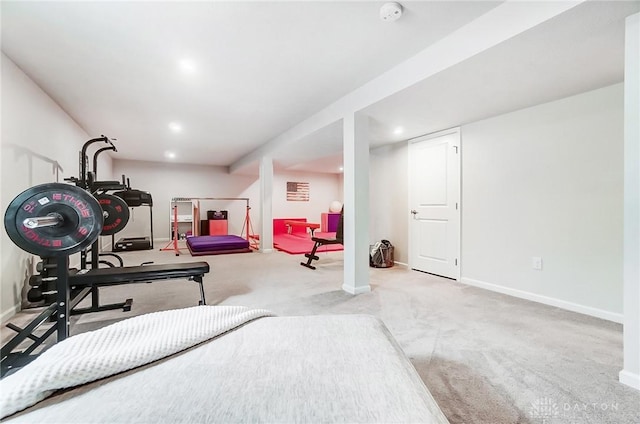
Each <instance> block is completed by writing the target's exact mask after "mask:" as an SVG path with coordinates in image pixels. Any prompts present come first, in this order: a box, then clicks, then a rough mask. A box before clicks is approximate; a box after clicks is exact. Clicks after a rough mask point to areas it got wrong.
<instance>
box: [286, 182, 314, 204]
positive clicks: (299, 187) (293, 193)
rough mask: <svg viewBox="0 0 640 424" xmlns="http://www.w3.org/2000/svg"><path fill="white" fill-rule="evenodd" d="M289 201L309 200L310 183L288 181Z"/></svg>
mask: <svg viewBox="0 0 640 424" xmlns="http://www.w3.org/2000/svg"><path fill="white" fill-rule="evenodd" d="M287 201H288V202H308V201H309V183H300V182H291V181H287Z"/></svg>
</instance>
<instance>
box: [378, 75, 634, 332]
mask: <svg viewBox="0 0 640 424" xmlns="http://www.w3.org/2000/svg"><path fill="white" fill-rule="evenodd" d="M461 133H462V150H461V151H462V223H461V226H462V228H461V231H462V262H461V264H462V281H463V282H465V283H467V284H473V285H477V286H480V287H484V288H488V289H491V290H497V291H501V292H504V293H508V294H511V295H515V296H520V297H524V298H528V299H531V300H536V301H541V302H544V303H549V304H553V305H556V306H560V307H563V308H566V309H571V310H576V311H579V312H583V313H588V314H592V315H595V316H599V317H602V318H605V319H611V320H614V321H620V320H621V313H622V297H623V296H622V229H623V227H622V190H623V180H622V178H623V176H622V169H623V166H622V163H623V87H622V84H617V85H614V86H610V87H605V88H602V89H599V90H595V91H592V92H588V93H583V94H580V95H577V96H573V97H570V98H566V99H562V100H559V101H556V102H552V103H548V104H543V105H540V106H536V107H532V108H528V109H523V110H520V111H517V112H513V113H509V114H505V115H501V116H498V117H494V118H491V119H487V120H483V121H480V122H476V123H472V124H469V125H464V126H462V128H461ZM407 154H408V149H407V147H406V142H402V143H398V144H396V145H394V146H391V147H384V148H380V149H375V150H372V151H371V205H372V207H371V214H372V216H371V235H372V239H373V240H377V239H380V238H388V239H389V240H390V241H391V242H392V243H393V244H394V246H395V252H396V255H395V256H396V260H397V261H399V262H407V251H408V245H407V231H408V229H407V225H408V219H409V218H408V214H407V192H406V186H407V174H406V167H407ZM532 256H539V257H542V259H543V270H542V271H534V270H533V269H532V267H531V257H532Z"/></svg>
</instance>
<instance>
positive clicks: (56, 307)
mask: <svg viewBox="0 0 640 424" xmlns="http://www.w3.org/2000/svg"><path fill="white" fill-rule="evenodd" d="M102 223H103V212H102V208H101V207H100V204H99V203H98V201H97V200H96V199H95V198H94V197H93V196H91V194H90V193H88V192H87V191H85V190H82V189H81V188H79V187H75V186H73V185H69V184H59V183H50V184H42V185H39V186H35V187H32V188H30V189H28V190H25V191H24V192H22V193H20V194H19V195H18V196H17V197H16V198H15V199H14V200H13V201H12V202H11V203H10V204H9V207H8V208H7V211H6V213H5V216H4V225H5V229H6V231H7V233H8V234H9V237H10V238H11V240H12V241H13V242H14V243H15V244H16V245H17V246H18V247H20V248H21V249H23V250H25V251H27V252H29V253H33V254H35V255H40V256H41V257H42V258H43V261H42V265H40V269H42V273H41V275H40V276H34V277H35V278H30V279H29V284H30V285H31V286H32V291H31V293H30V295H28V296H29V297H30V299H34V300H39V299H41V298H43V297H45V296H46V295H47V294H49V295H52V296H54V297H55V301H54V302H53V303H51V304H50V305H48V306H46V308H45V309H44V310H43V311H42V312H41V313H40V314H39V315H38V316H37V317H36V318H35V319H33V320H32V321H31V322H30V323H29V324H28V325H27V326H26V327H24V328H20V327H18V326H16V325H14V324H11V323H9V324H7V327H8V328H10V329H12V330H14V331H16V332H17V334H16V335H15V336H14V337H13V338H12V339H11V340H9V342H7V343H6V344H5V345H4V346H2V349H1V350H0V376H4V375H6V374H7V373H9V372H11V371H12V370H15V369H17V368H19V367H22V366H24V365H26V364H27V363H28V362H30V361H31V360H33V359H34V358H35V357H36V356H37V355H36V354H34V351H35V350H36V349H37V348H38V347H39V346H40V345H41V344H42V343H43V342H44V341H45V340H46V339H47V338H48V337H49V336H51V335H52V334H53V333H57V341H61V340H64V339H66V338H67V337H68V336H69V316H70V315H71V314H77V313H84V312H95V311H103V310H107V309H114V308H116V307H117V308H123V309H125V310H127V309H130V308H131V299H127V301H125V302H122V303H118V304H112V305H100V304H99V297H98V288H99V287H102V286H111V285H118V284H128V283H139V282H152V281H156V280H168V279H182V278H185V279H187V280H190V281H195V282H197V283H198V284H199V286H200V301H199V304H201V305H204V304H205V297H204V287H203V277H204V274H206V273H208V272H209V264H207V263H206V262H195V263H182V264H168V265H148V266H138V267H113V268H103V269H97V267H96V269H91V270H86V269H83V270H80V271H78V270H76V269H72V270H70V269H69V255H71V254H73V253H77V252H79V251H84V249H86V247H87V246H89V245H91V244H93V243H95V241H96V240H97V239H98V236H99V234H100V232H101V231H102ZM94 252H97V250H94ZM109 255H111V256H115V257H117V258H118V259H119V260H120V258H119V257H118V256H117V255H112V254H109ZM97 257H98V255H95V259H96V260H97ZM93 261H94V258H93V257H92V262H93ZM120 264H122V262H120ZM54 265H55V266H54ZM90 293H91V294H92V304H91V307H89V308H83V309H76V306H77V305H78V304H79V303H80V302H81V301H82V300H83V299H84V298H85V297H86V296H87V295H89V294H90ZM47 320H51V321H54V325H53V326H51V327H50V328H48V329H47V330H45V332H44V333H43V334H42V335H35V333H34V332H35V331H36V330H37V329H38V328H39V327H40V326H41V325H42V324H43V323H44V322H45V321H47ZM27 339H29V340H31V342H32V343H31V345H29V346H28V347H26V348H23V350H21V351H16V352H14V350H17V348H18V347H19V346H20V345H21V344H22V343H23V342H25V341H27Z"/></svg>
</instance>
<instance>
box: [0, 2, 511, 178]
mask: <svg viewBox="0 0 640 424" xmlns="http://www.w3.org/2000/svg"><path fill="white" fill-rule="evenodd" d="M383 3H384V2H375V1H359V2H327V1H318V2H308V1H301V2H270V1H260V2H240V1H235V2H219V1H208V2H128V1H123V2H27V1H22V2H7V1H3V2H1V3H0V7H1V17H2V33H1V35H2V51H3V52H4V53H5V54H6V55H7V56H8V57H9V58H11V60H13V61H14V62H15V63H16V64H17V65H18V66H19V67H20V68H21V69H22V70H23V71H24V72H25V73H26V74H27V75H29V76H30V77H31V78H32V79H33V80H34V81H35V82H36V83H37V84H38V85H39V86H40V87H41V88H42V89H43V90H44V91H45V92H47V93H48V94H49V95H50V96H51V97H52V98H53V99H54V100H55V101H56V102H57V103H58V104H59V105H60V106H61V107H62V108H63V109H64V110H65V111H66V112H67V113H68V114H69V115H70V116H72V117H73V119H75V120H76V122H78V123H79V124H80V125H81V126H82V127H83V128H84V129H85V130H86V131H87V132H88V133H89V134H90V135H91V136H97V135H99V134H105V135H108V136H110V137H115V138H117V139H118V140H119V141H118V153H117V156H116V157H117V158H126V159H137V160H152V161H164V160H166V159H165V157H164V152H165V151H167V150H171V151H174V152H175V153H176V155H177V157H176V159H175V160H176V161H180V162H187V163H204V164H213V165H223V166H228V165H230V164H232V163H233V162H235V161H237V160H238V159H240V158H241V157H243V156H244V155H246V154H248V153H249V152H251V151H253V150H254V149H256V148H257V147H258V146H260V145H262V144H263V143H265V142H267V141H268V140H270V139H271V138H273V137H275V136H277V135H279V134H280V133H282V132H283V131H285V130H287V129H288V128H290V127H292V126H294V125H295V124H297V123H298V122H300V121H301V120H303V119H304V118H306V117H308V116H309V115H312V114H313V113H315V112H317V111H319V110H321V109H322V108H324V107H326V106H327V105H328V104H330V103H332V102H334V101H336V100H337V99H339V98H340V97H342V96H343V95H345V94H347V93H349V92H350V91H352V90H354V89H355V88H357V87H359V86H361V85H363V84H364V83H366V82H367V81H369V80H371V79H373V78H374V77H376V76H377V75H379V74H380V73H382V72H384V71H386V70H388V69H390V68H392V67H393V66H395V65H397V64H398V63H400V62H402V61H404V60H406V59H407V58H409V57H411V56H413V55H414V54H416V53H417V52H419V51H421V50H423V49H424V48H426V47H427V46H429V45H430V44H432V43H434V42H436V41H438V40H439V39H441V38H443V37H444V36H446V35H447V34H449V33H451V32H453V31H455V30H456V29H458V28H460V27H461V26H463V25H465V24H466V23H468V22H470V21H471V20H473V19H474V18H476V17H478V16H480V15H482V14H483V13H486V12H487V11H489V10H491V9H492V8H494V7H495V6H497V5H498V4H500V2H498V1H492V2H489V1H466V2H465V1H455V2H443V1H422V2H403V5H404V7H405V14H404V16H403V17H402V18H401V19H400V20H398V21H397V22H392V23H390V22H383V21H381V20H380V19H379V18H378V13H379V9H380V6H381V5H382V4H383ZM181 59H190V60H191V61H193V64H194V66H195V71H194V72H193V73H191V74H185V73H184V72H182V71H181V70H180V68H179V66H178V62H179V61H180V60H181ZM170 122H178V123H180V124H181V125H182V128H183V129H182V131H181V132H180V133H173V132H171V131H170V130H169V128H168V124H169V123H170ZM336 133H337V134H338V137H340V134H341V132H340V130H339V125H338V126H331V127H329V128H327V129H326V132H321V133H319V134H316V135H312V136H310V138H309V144H307V145H306V147H304V148H302V149H300V152H294V151H293V150H291V151H287V152H282V155H281V156H282V157H281V158H276V160H277V161H278V162H277V163H278V164H280V165H278V166H280V167H284V168H289V169H296V164H299V163H301V162H303V161H308V159H309V157H310V156H309V155H314V157H315V158H316V166H319V167H320V169H324V168H325V167H328V166H329V165H328V164H326V163H324V164H323V161H326V160H329V159H326V158H325V157H326V156H331V157H333V159H331V160H332V161H337V162H339V160H340V159H339V152H338V153H337V154H338V156H336V152H335V151H333V152H330V151H329V150H331V149H329V147H331V148H333V147H335V146H334V145H337V146H341V141H340V140H341V138H340V140H338V141H336V140H334V138H335V135H336ZM327 136H328V137H329V138H327ZM324 140H327V141H324ZM329 140H331V141H329ZM310 145H311V146H314V147H313V148H309V146H310ZM316 145H319V147H320V148H319V149H316V148H315V146H316ZM322 146H324V147H325V148H326V150H327V151H325V152H323V149H322V148H321V147H322ZM338 150H339V147H338ZM287 156H288V158H287ZM285 158H287V159H285ZM331 166H332V168H331V169H330V170H328V171H329V172H336V169H335V167H334V166H333V165H331ZM302 169H306V170H310V168H309V167H308V166H307V167H303V168H302ZM320 169H317V170H320ZM324 170H325V171H327V169H324Z"/></svg>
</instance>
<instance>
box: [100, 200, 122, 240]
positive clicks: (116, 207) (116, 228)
mask: <svg viewBox="0 0 640 424" xmlns="http://www.w3.org/2000/svg"><path fill="white" fill-rule="evenodd" d="M95 197H96V199H98V203H100V206H101V207H102V211H103V216H104V222H103V224H102V232H101V233H100V234H101V235H103V236H111V235H113V234H116V233H119V232H120V231H122V230H124V227H126V225H127V223H128V222H129V206H128V205H127V204H126V203H125V201H124V200H122V198H120V197H118V196H114V195H112V194H106V193H102V194H96V196H95Z"/></svg>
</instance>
